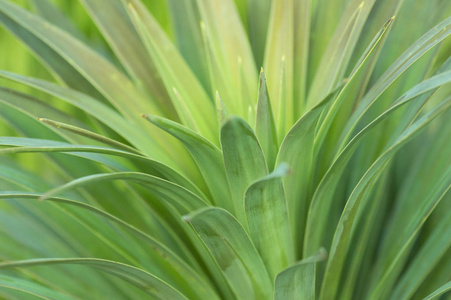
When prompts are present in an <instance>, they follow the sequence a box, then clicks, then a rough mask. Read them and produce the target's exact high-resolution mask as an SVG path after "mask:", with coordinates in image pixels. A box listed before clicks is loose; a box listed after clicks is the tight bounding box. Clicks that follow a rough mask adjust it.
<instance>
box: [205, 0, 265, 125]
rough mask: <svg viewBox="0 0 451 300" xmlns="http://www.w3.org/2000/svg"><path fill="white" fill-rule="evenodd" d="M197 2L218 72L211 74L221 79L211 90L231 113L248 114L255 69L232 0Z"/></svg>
mask: <svg viewBox="0 0 451 300" xmlns="http://www.w3.org/2000/svg"><path fill="white" fill-rule="evenodd" d="M196 3H197V5H198V7H199V12H200V18H201V20H202V23H203V25H201V26H203V30H204V37H205V39H206V41H205V42H206V44H207V47H209V49H210V51H209V52H210V55H211V58H212V60H213V61H215V62H216V66H215V67H214V69H213V70H214V72H215V73H219V74H215V75H214V76H215V77H216V76H217V75H218V76H220V77H221V79H222V80H221V82H220V83H219V84H217V86H216V87H215V88H214V89H212V90H218V91H219V93H220V94H221V96H222V97H223V100H224V103H225V104H226V106H227V108H228V109H229V111H230V113H232V114H235V115H239V116H241V117H247V116H246V114H247V112H248V109H249V106H251V107H252V109H253V108H254V103H253V102H254V101H253V99H256V96H257V90H256V85H255V76H256V74H257V72H258V69H257V68H256V66H255V63H254V59H253V56H252V50H251V47H250V44H249V39H248V37H247V35H246V32H245V31H244V28H243V24H242V22H241V19H240V17H239V15H238V12H237V8H236V6H235V3H234V2H233V0H197V1H196ZM240 78H241V80H242V81H243V82H241V80H240ZM218 81H219V80H218ZM218 81H217V82H218ZM243 89H245V90H243ZM243 94H244V95H245V96H244V97H243V96H241V95H243Z"/></svg>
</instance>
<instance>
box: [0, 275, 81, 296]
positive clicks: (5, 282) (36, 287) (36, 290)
mask: <svg viewBox="0 0 451 300" xmlns="http://www.w3.org/2000/svg"><path fill="white" fill-rule="evenodd" d="M0 287H3V288H7V289H13V290H18V291H22V292H24V293H27V294H30V295H33V296H36V297H37V298H40V299H48V300H50V299H61V300H70V299H75V298H72V297H70V296H69V295H65V294H63V293H61V292H58V291H54V290H52V289H50V288H48V287H46V286H43V285H41V284H38V283H34V282H31V281H28V280H24V279H20V278H16V277H13V276H7V275H0Z"/></svg>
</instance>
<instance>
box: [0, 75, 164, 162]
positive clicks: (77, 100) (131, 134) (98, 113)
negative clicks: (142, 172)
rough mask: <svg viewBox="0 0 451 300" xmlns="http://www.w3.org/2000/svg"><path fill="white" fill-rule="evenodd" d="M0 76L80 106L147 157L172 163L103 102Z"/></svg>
mask: <svg viewBox="0 0 451 300" xmlns="http://www.w3.org/2000/svg"><path fill="white" fill-rule="evenodd" d="M0 76H2V77H4V78H8V79H11V80H14V81H17V82H20V83H23V84H26V85H28V86H31V87H33V88H37V89H39V90H42V91H44V92H46V93H49V94H51V95H54V96H56V97H59V98H61V99H62V100H64V101H66V102H67V103H70V104H71V105H74V106H76V107H78V108H80V109H81V110H83V111H85V112H87V113H88V114H90V115H92V116H93V117H95V118H97V119H98V120H99V121H101V122H102V123H104V124H105V125H107V126H109V127H110V128H111V129H113V130H114V131H116V132H117V133H118V134H120V135H121V136H122V137H124V139H126V140H128V141H129V142H130V143H131V144H132V145H134V146H136V147H137V148H138V149H139V150H141V151H142V152H143V153H146V154H147V155H148V156H149V157H156V158H157V159H159V160H162V161H163V162H167V163H168V164H170V165H173V162H171V159H168V154H167V153H163V151H161V148H160V147H158V146H157V145H156V143H155V142H154V141H153V140H152V139H149V138H148V136H147V135H146V132H145V131H144V130H143V129H142V128H140V127H138V126H136V125H134V124H131V123H130V122H128V121H126V120H125V119H124V117H123V116H121V115H120V114H119V113H117V112H116V111H115V110H113V109H112V108H110V107H108V106H107V105H105V104H103V103H100V102H99V101H96V99H94V98H92V97H90V96H88V95H85V94H83V93H80V92H78V91H76V90H73V89H69V88H66V87H62V86H60V85H57V84H54V83H51V82H48V81H44V80H40V79H35V78H30V77H25V76H21V75H17V74H14V73H10V72H5V71H0ZM42 117H45V116H42Z"/></svg>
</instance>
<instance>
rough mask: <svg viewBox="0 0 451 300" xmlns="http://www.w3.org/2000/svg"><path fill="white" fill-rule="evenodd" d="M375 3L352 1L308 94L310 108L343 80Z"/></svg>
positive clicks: (372, 1) (371, 1) (324, 55)
mask: <svg viewBox="0 0 451 300" xmlns="http://www.w3.org/2000/svg"><path fill="white" fill-rule="evenodd" d="M374 2H375V1H374V0H370V1H364V2H363V1H360V0H354V1H352V2H351V3H350V4H349V5H348V6H347V8H346V10H345V12H344V13H343V15H342V16H341V20H340V22H339V24H338V25H337V29H336V31H335V33H334V36H333V37H332V39H331V41H330V43H329V45H328V48H327V50H326V51H325V53H324V54H323V56H322V57H323V58H322V61H321V63H320V65H319V67H318V70H317V72H316V74H315V79H314V80H313V82H312V85H311V87H310V90H309V95H308V100H307V102H308V105H309V106H310V107H312V106H314V105H315V104H316V103H318V101H320V100H321V99H322V98H324V97H325V96H326V95H327V94H328V93H329V92H330V91H331V90H332V89H333V88H334V87H335V86H336V85H337V84H338V83H339V82H340V81H341V80H342V78H343V76H344V73H345V71H346V68H347V65H348V62H349V59H350V58H351V54H352V52H353V51H354V47H355V45H356V43H357V40H358V37H359V35H360V32H361V30H362V28H363V25H364V24H365V21H366V19H367V16H368V14H369V12H370V10H371V8H372V7H373V4H374Z"/></svg>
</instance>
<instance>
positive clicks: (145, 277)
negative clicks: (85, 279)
mask: <svg viewBox="0 0 451 300" xmlns="http://www.w3.org/2000/svg"><path fill="white" fill-rule="evenodd" d="M55 264H56V265H58V264H62V265H86V266H90V267H93V268H95V269H98V270H100V271H103V272H106V273H108V274H111V275H113V276H116V277H118V278H121V279H122V280H125V281H127V282H128V283H130V284H132V285H134V286H136V287H137V288H139V289H141V290H142V291H144V292H146V293H147V294H149V295H151V296H152V297H154V298H155V299H161V300H164V299H168V298H170V299H174V300H176V299H184V300H186V299H187V298H186V297H185V296H184V295H182V294H180V292H178V291H177V290H175V289H174V288H173V287H172V286H170V285H168V284H167V283H165V282H163V281H162V280H160V279H159V278H158V277H155V276H153V275H152V274H151V273H149V272H147V271H144V270H142V269H138V268H135V267H133V266H130V265H126V264H123V263H120V262H116V261H109V260H104V259H96V258H42V259H30V260H19V261H13V262H2V263H0V269H5V268H18V267H30V266H48V265H55Z"/></svg>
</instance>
